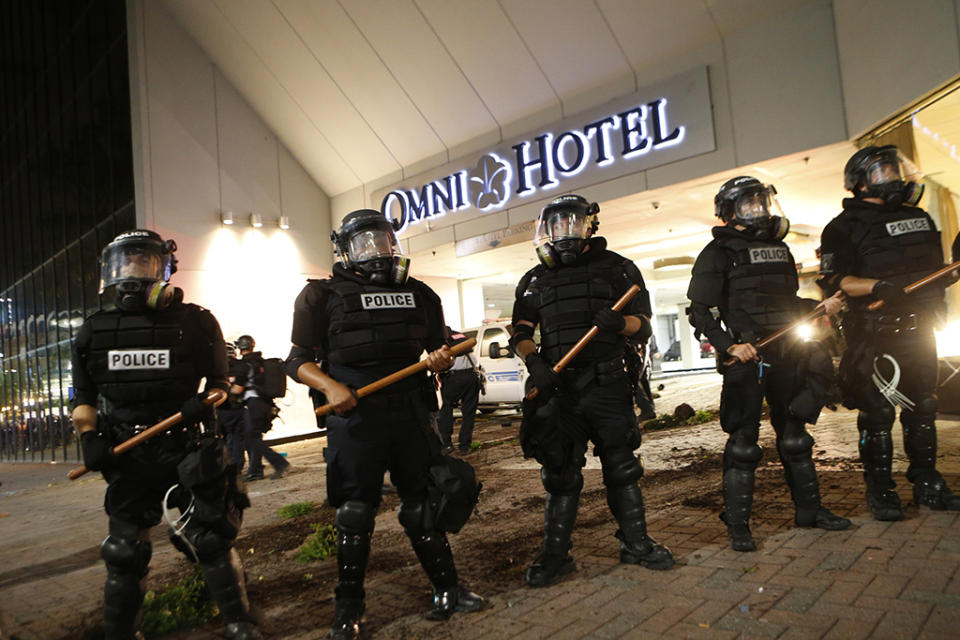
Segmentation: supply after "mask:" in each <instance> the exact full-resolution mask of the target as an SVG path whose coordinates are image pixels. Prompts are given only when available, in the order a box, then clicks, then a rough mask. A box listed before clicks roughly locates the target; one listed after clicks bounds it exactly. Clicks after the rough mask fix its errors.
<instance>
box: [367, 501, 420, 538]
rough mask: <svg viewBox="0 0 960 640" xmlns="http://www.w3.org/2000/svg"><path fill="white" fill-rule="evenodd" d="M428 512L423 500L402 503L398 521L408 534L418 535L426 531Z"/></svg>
mask: <svg viewBox="0 0 960 640" xmlns="http://www.w3.org/2000/svg"><path fill="white" fill-rule="evenodd" d="M426 511H427V509H426V507H425V505H424V501H423V500H404V501H402V502H401V503H400V510H399V511H398V512H397V520H399V521H400V526H401V527H403V528H404V530H406V531H407V533H408V534H416V533H418V532H421V531H423V530H424V529H425V526H424V525H425V522H424V521H425V519H426V515H427V514H426ZM372 528H373V527H372V526H371V529H372Z"/></svg>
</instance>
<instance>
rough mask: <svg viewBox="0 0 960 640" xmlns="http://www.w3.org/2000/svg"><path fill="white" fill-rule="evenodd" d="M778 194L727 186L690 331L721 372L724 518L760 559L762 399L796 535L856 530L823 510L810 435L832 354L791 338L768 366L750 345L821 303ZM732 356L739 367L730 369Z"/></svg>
mask: <svg viewBox="0 0 960 640" xmlns="http://www.w3.org/2000/svg"><path fill="white" fill-rule="evenodd" d="M775 194H776V190H775V189H774V188H773V186H772V185H765V184H762V183H761V182H760V181H759V180H757V179H756V178H752V177H749V176H740V177H737V178H733V179H731V180H728V181H727V182H725V183H724V184H723V186H721V187H720V191H719V192H718V193H717V195H716V197H715V198H714V204H715V212H716V215H717V217H718V218H720V219H721V220H723V222H724V225H723V226H718V227H714V228H713V240H712V241H711V242H710V243H709V244H708V245H707V246H706V247H705V248H704V249H703V251H701V252H700V255H699V256H698V257H697V261H696V263H695V264H694V266H693V273H692V277H691V279H690V285H689V288H688V290H687V297H688V298H689V299H690V307H689V309H688V314H689V319H690V323H691V324H692V325H693V327H694V328H695V329H696V331H697V334H698V336H699V334H703V335H706V337H707V339H708V340H709V341H710V343H711V344H712V345H713V346H714V348H715V349H716V353H717V359H718V364H720V372H721V373H723V388H722V391H721V395H720V426H721V427H722V428H723V430H724V432H725V433H727V434H728V436H729V437H728V439H727V444H726V446H725V448H724V452H723V502H724V512H723V514H722V515H721V519H722V520H723V521H724V523H725V524H726V525H727V532H728V534H729V536H730V542H731V546H732V547H733V549H734V550H735V551H754V550H756V544H755V543H754V541H753V537H752V535H751V533H750V511H751V506H752V503H753V485H754V471H755V469H756V466H757V463H758V462H759V460H760V458H761V456H762V455H763V452H762V451H761V449H760V447H759V446H758V445H757V440H758V438H759V429H760V415H761V408H762V404H763V399H764V397H766V399H767V403H768V405H769V407H770V423H771V424H772V426H773V429H774V431H775V432H776V438H777V452H778V453H779V454H780V461H781V462H782V463H783V469H784V474H785V476H786V480H787V485H788V486H789V487H790V492H791V494H792V496H793V502H794V505H795V507H796V512H795V516H794V521H795V522H796V524H797V526H801V527H818V528H820V529H827V530H839V529H846V528H847V527H848V526H850V521H849V520H847V519H846V518H841V517H838V516H836V515H834V514H833V513H831V512H830V511H829V510H827V509H826V508H825V507H823V506H822V505H821V504H820V490H819V486H818V482H817V471H816V468H815V467H814V464H813V459H812V448H813V437H811V435H810V434H809V433H808V432H807V430H806V426H805V425H806V423H810V424H813V423H815V422H816V421H817V418H818V417H819V415H820V410H821V409H822V408H823V406H824V404H826V402H827V400H828V398H829V391H830V388H831V386H832V385H833V383H834V373H833V364H832V361H831V360H830V354H829V352H827V350H826V349H825V348H824V347H823V346H822V345H820V344H819V343H816V342H804V341H803V340H801V339H800V338H799V337H793V336H788V337H786V338H784V339H783V340H781V341H780V342H777V343H774V344H772V345H770V346H768V347H767V348H766V349H765V350H764V351H763V353H762V357H761V354H758V352H757V350H756V349H755V348H754V346H753V345H752V344H751V343H753V342H755V341H757V340H759V339H761V338H763V337H765V336H767V335H769V334H771V333H774V332H775V331H777V330H779V329H781V328H783V327H785V326H787V325H789V324H791V323H792V322H794V321H796V320H798V319H799V318H800V317H801V316H802V315H803V314H804V313H806V312H807V311H810V310H812V309H813V308H814V304H815V303H814V302H813V301H812V300H803V299H801V298H798V297H797V290H798V288H799V282H798V278H797V268H796V264H795V263H794V259H793V255H792V254H791V253H790V249H789V248H788V247H787V245H786V244H785V243H784V242H783V237H784V236H785V235H786V233H787V230H788V229H789V222H787V220H786V218H784V217H783V216H782V215H778V214H780V213H781V212H780V210H779V206H778V205H777V200H776V197H775ZM842 304H843V303H842V300H841V299H840V297H839V296H836V297H833V298H830V299H828V300H826V301H824V302H822V303H820V306H823V307H824V308H825V310H826V311H827V312H828V313H830V314H835V313H836V312H837V311H839V309H840V307H841V306H842ZM714 309H716V310H718V315H717V316H715V315H714V312H713V310H714ZM730 356H732V357H733V358H735V359H736V361H737V362H736V363H735V364H733V365H731V366H730V367H725V366H723V365H722V363H723V362H724V361H725V360H727V359H728V358H730Z"/></svg>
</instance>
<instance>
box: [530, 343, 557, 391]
mask: <svg viewBox="0 0 960 640" xmlns="http://www.w3.org/2000/svg"><path fill="white" fill-rule="evenodd" d="M524 364H526V365H527V372H528V373H529V374H530V380H531V381H532V382H533V386H535V387H536V388H537V389H538V390H539V392H540V394H539V395H541V396H542V397H544V398H546V397H548V396H550V395H551V394H552V393H553V390H554V388H555V387H556V386H557V374H555V373H554V372H553V367H551V366H550V365H549V364H547V361H546V360H544V359H543V358H541V357H540V356H539V355H538V354H536V353H531V354H530V355H528V356H527V357H526V359H525V360H524Z"/></svg>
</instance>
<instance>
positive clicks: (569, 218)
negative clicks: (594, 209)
mask: <svg viewBox="0 0 960 640" xmlns="http://www.w3.org/2000/svg"><path fill="white" fill-rule="evenodd" d="M587 218H588V216H587V215H585V214H583V213H580V212H578V211H563V210H561V211H554V212H552V213H550V214H549V215H547V216H542V217H541V218H540V220H539V221H538V222H537V231H536V233H535V234H534V236H533V244H534V245H537V246H539V245H541V244H543V243H545V242H560V241H563V240H585V239H586V238H587V231H588V230H589V229H590V221H589V220H588V219H587Z"/></svg>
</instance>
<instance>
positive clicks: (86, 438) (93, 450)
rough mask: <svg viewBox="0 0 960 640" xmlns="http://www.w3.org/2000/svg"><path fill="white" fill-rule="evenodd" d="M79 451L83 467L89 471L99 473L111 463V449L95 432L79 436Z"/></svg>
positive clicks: (86, 432) (87, 432)
mask: <svg viewBox="0 0 960 640" xmlns="http://www.w3.org/2000/svg"><path fill="white" fill-rule="evenodd" d="M80 451H81V452H82V453H83V466H85V467H86V468H87V469H89V470H90V471H100V470H101V469H103V468H104V467H107V466H109V465H110V464H111V463H112V462H113V458H114V456H113V451H112V447H111V446H110V445H109V444H107V441H106V440H104V439H103V438H101V437H100V434H99V433H97V432H96V431H84V432H83V433H81V434H80Z"/></svg>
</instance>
